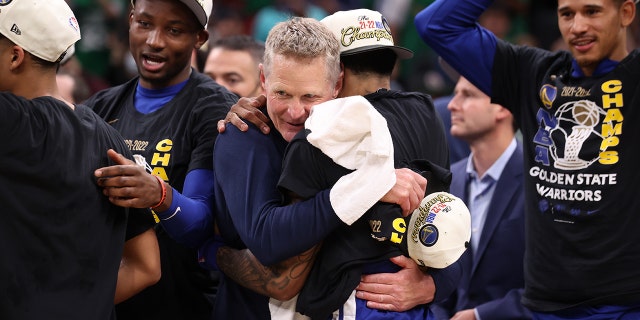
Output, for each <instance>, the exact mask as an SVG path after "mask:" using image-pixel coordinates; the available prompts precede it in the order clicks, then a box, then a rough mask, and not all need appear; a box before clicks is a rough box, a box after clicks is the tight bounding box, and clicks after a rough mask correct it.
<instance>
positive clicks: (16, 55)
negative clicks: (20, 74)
mask: <svg viewBox="0 0 640 320" xmlns="http://www.w3.org/2000/svg"><path fill="white" fill-rule="evenodd" d="M25 55H26V52H25V51H24V49H23V48H22V47H20V46H18V45H13V46H11V50H10V55H9V59H10V64H9V70H11V71H13V70H16V69H18V68H19V67H20V66H21V65H22V64H23V63H24V60H25Z"/></svg>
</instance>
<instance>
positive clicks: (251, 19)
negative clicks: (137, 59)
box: [63, 0, 640, 101]
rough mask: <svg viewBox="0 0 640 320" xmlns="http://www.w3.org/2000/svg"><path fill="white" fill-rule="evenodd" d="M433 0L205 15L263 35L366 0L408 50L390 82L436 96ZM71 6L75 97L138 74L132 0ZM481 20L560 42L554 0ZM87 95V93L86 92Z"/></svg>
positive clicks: (513, 2)
mask: <svg viewBox="0 0 640 320" xmlns="http://www.w3.org/2000/svg"><path fill="white" fill-rule="evenodd" d="M433 1H434V0H214V8H213V13H212V17H211V19H210V21H209V32H210V41H209V42H212V40H213V39H216V38H218V37H225V36H229V35H235V34H247V35H251V36H253V37H254V38H256V39H258V40H261V41H264V40H265V39H266V36H267V33H268V32H269V30H270V29H271V27H272V26H273V25H275V24H276V23H277V22H279V21H282V20H285V19H287V18H288V17H289V16H292V15H295V16H307V17H312V18H316V19H322V18H323V17H325V16H326V15H328V14H331V13H333V12H335V11H339V10H350V9H356V8H369V9H373V10H377V11H380V12H381V13H382V14H383V16H385V18H386V19H387V21H388V22H389V25H390V27H391V31H392V33H393V38H394V39H395V42H396V44H397V45H400V46H403V47H406V48H409V49H411V50H413V52H414V53H415V56H414V58H413V59H409V60H405V61H402V62H401V63H400V64H399V65H398V68H397V70H396V72H395V75H394V81H395V82H394V84H393V85H394V86H395V87H396V89H401V90H407V91H420V92H425V93H428V94H430V95H432V96H433V97H434V98H435V97H439V96H442V95H447V94H449V93H450V92H451V91H452V89H453V86H454V83H453V82H452V81H451V80H450V79H449V78H448V77H447V75H446V73H445V72H444V71H443V69H442V68H441V66H440V65H439V63H438V57H437V56H436V55H435V53H434V52H433V51H432V50H430V48H428V47H427V46H426V45H425V44H424V43H423V42H422V41H421V40H420V38H419V37H418V34H417V31H416V30H415V27H414V25H413V18H414V16H415V15H416V14H417V13H418V12H419V11H420V10H422V9H424V8H425V7H426V6H428V5H429V4H431V3H432V2H433ZM67 2H68V3H69V4H70V6H71V8H72V9H73V10H74V12H75V14H76V17H77V19H78V22H79V24H80V29H81V32H82V39H81V40H80V41H79V42H78V43H77V44H76V48H75V49H76V50H75V56H74V57H73V58H72V59H71V61H69V63H67V64H66V65H65V67H64V70H63V71H64V72H65V73H68V74H70V75H72V76H74V77H76V79H77V82H79V83H77V85H79V86H81V90H78V92H79V96H78V97H76V99H77V101H82V100H84V99H83V98H86V97H88V96H90V95H92V94H93V93H95V92H97V91H98V90H101V89H104V88H107V87H110V86H113V85H118V84H121V83H123V82H125V81H126V80H128V79H130V78H131V77H133V76H134V75H135V74H136V68H135V63H134V62H133V60H132V59H131V56H130V54H129V52H128V38H127V33H128V16H129V11H130V9H131V2H130V0H67ZM638 20H639V19H636V20H635V21H634V26H633V27H632V28H630V29H631V31H632V32H631V33H630V34H631V35H630V38H629V41H630V43H631V45H630V48H635V47H637V46H638V44H640V27H639V25H638ZM479 22H480V23H481V24H482V25H483V26H485V27H487V28H489V29H490V30H492V31H493V32H494V33H495V34H496V35H497V36H499V37H501V38H503V39H506V40H509V41H511V42H514V43H519V44H524V45H531V46H538V47H542V48H545V49H550V50H561V49H563V45H564V44H563V43H562V40H561V38H560V34H559V32H558V27H557V13H556V0H536V1H534V0H496V1H494V4H493V6H492V7H491V8H490V9H489V10H487V11H486V12H485V13H484V14H483V16H482V17H481V18H480V20H479ZM207 50H208V48H207V46H206V45H205V46H204V47H203V48H202V50H201V52H199V54H198V57H197V59H196V63H195V64H197V66H198V68H199V69H200V71H202V66H203V64H204V60H205V58H206V55H207ZM85 95H86V97H85Z"/></svg>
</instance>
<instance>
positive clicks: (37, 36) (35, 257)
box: [0, 0, 160, 320]
mask: <svg viewBox="0 0 640 320" xmlns="http://www.w3.org/2000/svg"><path fill="white" fill-rule="evenodd" d="M79 39H80V29H79V26H78V24H77V21H76V18H75V16H74V15H73V12H72V11H71V9H70V8H69V7H68V5H67V4H66V2H65V1H64V0H47V1H25V0H4V1H0V113H2V117H1V118H0V132H2V135H3V136H4V137H5V139H4V140H3V143H2V147H1V148H0V150H1V151H0V194H1V195H2V196H1V197H2V205H3V210H4V212H5V213H6V214H5V215H4V216H3V219H2V223H0V243H2V245H0V246H1V247H2V259H1V261H0V283H1V284H2V290H0V318H2V319H20V320H31V319H52V318H55V319H78V320H84V319H112V318H113V316H114V310H113V309H114V308H113V303H114V297H116V299H118V298H126V297H127V296H128V295H130V294H132V291H131V290H139V288H140V287H144V286H147V285H149V284H151V283H154V282H155V281H157V280H158V279H159V277H160V269H159V264H160V262H159V259H160V258H159V251H158V244H157V241H156V237H155V234H154V230H153V228H152V227H153V224H154V223H153V217H152V215H151V212H149V211H148V210H139V209H127V208H122V207H118V206H115V205H113V204H111V203H110V202H109V199H108V198H107V197H105V196H104V195H102V192H101V189H100V188H99V187H98V186H97V185H96V183H95V180H94V179H93V171H94V170H95V169H96V168H98V167H102V166H105V165H108V164H110V163H112V162H111V161H110V159H109V158H108V157H107V154H106V152H107V150H108V149H111V148H112V149H115V150H117V151H118V152H121V153H123V154H124V155H125V156H127V157H130V156H131V153H130V152H129V150H128V148H127V146H126V144H125V143H124V141H123V140H122V136H121V135H120V134H119V133H118V132H117V131H116V130H115V129H113V128H111V127H110V126H109V125H108V124H107V123H106V122H104V120H102V119H100V118H99V117H97V116H96V115H95V113H93V111H91V109H89V108H87V107H86V106H84V105H74V104H72V103H70V102H67V101H64V100H63V98H62V96H61V94H60V93H59V91H58V88H57V84H56V70H57V68H58V66H59V63H60V61H61V60H62V59H63V58H64V56H65V54H66V53H67V50H68V49H69V48H70V47H71V46H72V45H73V44H74V43H75V42H76V41H78V40H79ZM133 211H140V212H135V213H134V212H133ZM125 239H127V241H126V242H125ZM123 245H124V246H123ZM121 261H122V264H121ZM145 271H149V273H148V274H145ZM141 272H142V273H141ZM118 280H121V281H120V282H118V287H117V288H116V281H118ZM121 285H122V286H121ZM136 288H137V289H136Z"/></svg>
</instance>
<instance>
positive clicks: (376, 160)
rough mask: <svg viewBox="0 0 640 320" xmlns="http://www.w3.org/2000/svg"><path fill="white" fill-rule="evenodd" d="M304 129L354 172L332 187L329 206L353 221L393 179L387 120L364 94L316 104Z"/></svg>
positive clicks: (331, 155) (342, 164) (314, 141)
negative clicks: (309, 131)
mask: <svg viewBox="0 0 640 320" xmlns="http://www.w3.org/2000/svg"><path fill="white" fill-rule="evenodd" d="M305 128H307V129H309V130H311V133H310V134H309V135H308V136H307V140H308V141H309V142H310V143H311V144H312V145H313V146H315V147H316V148H318V149H320V150H321V151H322V152H323V153H324V154H326V155H327V156H329V157H330V158H331V159H333V161H334V162H336V163H337V164H339V165H341V166H343V167H345V168H347V169H352V170H355V171H354V172H352V173H350V174H348V175H345V176H343V177H342V178H340V179H339V180H338V182H336V184H335V185H334V186H333V188H332V189H331V193H330V199H331V205H332V207H333V209H334V211H335V212H336V214H337V215H338V217H340V219H341V220H342V221H343V222H344V223H346V224H348V225H351V224H352V223H353V222H355V221H356V220H358V219H359V218H360V217H361V216H362V215H363V214H364V213H365V212H366V211H367V210H368V209H369V208H371V207H372V206H373V205H374V204H375V203H376V202H377V201H378V200H379V199H380V198H382V196H384V195H385V194H386V193H387V192H388V191H389V190H391V188H392V187H393V185H394V184H395V182H396V176H395V169H394V165H393V142H392V140H391V134H390V133H389V128H388V127H387V121H386V120H385V119H384V117H382V115H381V114H380V113H379V112H378V111H377V110H376V109H375V108H374V107H373V106H372V105H371V103H369V101H368V100H367V99H365V98H364V97H362V96H352V97H346V98H340V99H335V100H331V101H327V102H325V103H321V104H318V105H315V106H314V107H313V108H312V110H311V114H310V115H309V118H308V119H307V121H306V122H305Z"/></svg>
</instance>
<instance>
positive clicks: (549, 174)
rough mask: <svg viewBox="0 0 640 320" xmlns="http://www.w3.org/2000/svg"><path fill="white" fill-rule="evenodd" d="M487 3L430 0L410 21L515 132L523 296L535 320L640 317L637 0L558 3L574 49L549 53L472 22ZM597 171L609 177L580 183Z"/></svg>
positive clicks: (560, 22)
mask: <svg viewBox="0 0 640 320" xmlns="http://www.w3.org/2000/svg"><path fill="white" fill-rule="evenodd" d="M491 2H492V1H490V0H446V1H445V0H438V1H436V2H434V3H433V4H432V5H430V6H429V7H428V8H426V9H425V10H424V11H422V12H420V13H419V14H418V15H417V16H416V20H415V22H416V26H417V27H418V31H419V32H420V35H421V36H422V38H423V39H424V40H425V41H426V42H427V44H429V45H430V46H431V47H432V48H433V49H434V50H435V51H436V52H437V53H438V54H439V55H440V56H442V57H445V59H446V60H447V62H448V63H449V64H450V65H452V66H453V67H454V68H455V69H456V70H457V71H458V72H460V73H461V74H462V75H463V76H464V77H465V78H467V79H468V80H469V81H470V82H471V83H473V84H474V85H475V86H476V87H478V88H479V89H481V90H482V91H483V92H484V93H485V94H487V95H488V96H489V97H491V101H492V102H493V103H497V104H500V105H502V106H505V107H506V108H509V109H510V111H511V112H512V113H513V115H514V118H515V120H516V122H517V123H518V126H519V127H520V128H521V129H522V136H523V147H524V148H523V149H524V150H523V151H524V161H525V170H524V172H525V216H526V219H525V221H526V226H525V229H526V232H525V237H526V238H525V260H524V263H525V264H524V277H525V290H524V295H523V299H522V302H523V303H524V305H525V306H526V307H529V308H530V309H531V310H533V311H534V319H640V269H638V267H637V265H638V261H640V248H639V247H638V246H637V243H638V241H640V233H638V232H637V229H638V227H640V215H638V210H640V200H639V198H638V191H637V190H638V189H639V188H640V175H639V174H638V170H636V169H635V168H634V165H635V164H637V163H638V162H639V161H640V152H638V147H637V144H636V143H635V141H637V140H638V139H639V138H640V126H632V125H630V123H632V122H634V121H635V120H634V119H637V118H638V117H639V116H640V114H639V113H638V110H639V109H638V107H640V106H639V105H638V86H639V85H640V76H639V75H640V57H639V55H640V51H639V50H637V49H636V50H633V51H631V52H630V51H629V48H627V41H626V39H627V32H628V30H627V29H628V27H629V26H630V25H631V23H632V22H633V19H634V18H635V15H636V4H635V3H634V1H633V0H558V2H557V3H558V11H557V12H558V25H559V29H560V33H561V34H562V38H563V39H564V42H565V44H566V45H567V47H568V48H569V51H570V52H567V51H563V52H557V53H554V52H549V51H545V50H542V49H538V48H531V47H526V46H516V45H513V44H510V43H507V42H505V41H502V40H500V39H497V38H496V37H495V35H494V34H492V33H491V32H489V31H488V30H486V29H484V28H482V27H480V26H479V25H478V24H477V23H476V20H477V18H478V17H479V16H480V14H482V12H483V11H484V10H485V9H486V8H487V7H488V6H489V5H490V4H491ZM623 120H626V121H623ZM594 176H598V177H601V176H607V177H608V179H605V180H599V181H598V182H597V183H585V182H584V181H582V180H583V179H584V177H594ZM559 178H562V179H559Z"/></svg>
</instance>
